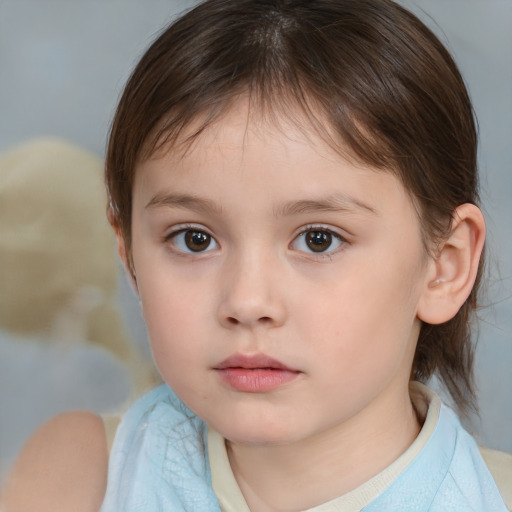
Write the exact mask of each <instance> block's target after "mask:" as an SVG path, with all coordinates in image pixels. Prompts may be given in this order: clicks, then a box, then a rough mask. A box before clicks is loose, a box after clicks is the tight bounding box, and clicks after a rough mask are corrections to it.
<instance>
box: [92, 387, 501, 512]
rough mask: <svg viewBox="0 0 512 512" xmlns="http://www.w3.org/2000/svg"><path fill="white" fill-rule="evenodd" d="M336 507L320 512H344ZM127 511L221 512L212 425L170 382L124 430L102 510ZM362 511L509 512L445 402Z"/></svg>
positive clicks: (135, 410) (142, 403) (140, 406)
mask: <svg viewBox="0 0 512 512" xmlns="http://www.w3.org/2000/svg"><path fill="white" fill-rule="evenodd" d="M335 502H336V500H333V502H331V503H330V504H324V505H320V506H319V507H318V510H322V511H327V510H330V511H335V512H343V511H344V510H345V509H343V508H339V507H338V508H337V507H336V503H335ZM326 505H329V506H330V505H333V506H332V507H331V508H325V506H326ZM121 510H122V511H123V512H160V511H162V512H164V511H165V512H175V511H176V512H178V511H179V512H189V511H190V512H192V511H201V512H210V511H215V512H220V510H221V509H220V507H219V504H218V501H217V498H216V496H215V494H214V492H213V489H212V478H211V473H210V464H209V460H208V448H207V427H206V425H205V424H204V423H203V422H202V421H201V420H200V419H199V418H197V417H196V416H195V415H194V414H193V413H192V412H191V411H190V410H189V409H187V407H186V406H185V405H184V404H183V403H182V402H181V401H180V400H179V399H178V398H177V397H176V396H175V394H174V393H173V392H172V391H171V390H170V388H169V387H168V386H166V385H163V386H160V387H159V388H157V389H155V390H153V391H151V392H150V393H149V394H147V395H145V396H144V397H143V398H141V399H140V400H139V401H138V402H137V403H136V404H135V405H134V406H133V407H132V409H131V410H130V411H129V412H128V413H127V415H126V417H125V418H124V420H123V422H122V423H121V425H120V427H119V429H118V433H117V435H116V440H115V442H114V447H113V450H112V455H111V460H110V467H109V481H108V487H107V494H106V497H105V502H104V504H103V507H102V512H119V511H121ZM313 510H316V509H313ZM361 510H363V511H364V512H387V511H389V512H391V511H393V512H427V511H428V512H446V511H448V510H449V511H450V512H507V508H506V507H505V504H504V503H503V500H502V499H501V497H500V495H499V492H498V490H497V488H496V485H495V483H494V481H493V479H492V477H491V475H490V473H489V471H488V469H487V467H486V465H485V463H484V462H483V460H482V458H481V456H480V454H479V452H478V447H477V446H476V443H475V441H474V440H473V438H472V437H471V436H470V435H469V434H468V433H467V432H466V431H465V430H464V429H463V428H462V426H461V424H460V422H459V420H458V418H457V417H456V415H455V414H454V413H453V412H452V411H451V410H450V409H449V408H448V407H446V406H444V405H440V411H439V419H438V421H437V425H436V427H435V429H434V432H433V433H432V435H431V436H430V438H429V439H428V441H427V442H426V443H425V445H424V446H423V448H422V449H421V451H420V452H419V453H418V454H417V455H416V456H415V457H414V459H413V460H412V461H411V462H410V463H409V464H408V466H407V467H406V468H405V469H404V470H403V471H402V472H401V473H400V474H399V475H398V476H397V477H396V478H395V479H394V480H393V481H392V482H390V483H389V485H388V486H387V488H386V489H385V490H383V492H382V493H381V494H380V495H378V496H377V497H376V498H375V499H374V500H373V501H371V503H369V504H368V505H366V506H364V507H363V508H362V509H361Z"/></svg>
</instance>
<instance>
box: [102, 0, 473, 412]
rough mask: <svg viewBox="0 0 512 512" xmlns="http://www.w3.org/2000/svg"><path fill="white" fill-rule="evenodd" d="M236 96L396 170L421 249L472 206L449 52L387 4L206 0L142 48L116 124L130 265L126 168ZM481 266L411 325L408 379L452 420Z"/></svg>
mask: <svg viewBox="0 0 512 512" xmlns="http://www.w3.org/2000/svg"><path fill="white" fill-rule="evenodd" d="M241 95H248V96H249V98H250V100H251V103H252V104H254V105H256V109H257V110H259V111H260V112H264V113H265V115H268V116H270V118H271V119H274V118H275V119H277V118H278V117H281V118H282V117H283V116H284V117H289V118H290V119H292V120H293V121H295V122H297V123H299V124H301V125H302V128H303V129H304V124H307V127H306V128H307V129H309V130H315V131H316V133H317V134H320V135H321V136H322V137H324V139H325V140H327V141H328V142H329V143H330V144H331V146H332V147H333V148H334V149H336V150H338V151H339V152H340V153H342V154H344V155H345V156H349V157H350V158H353V159H355V160H356V161H359V162H361V163H364V164H366V165H369V166H371V167H374V168H376V169H381V170H383V171H385V172H391V173H394V174H395V175H396V176H397V177H398V178H399V179H400V180H401V182H402V183H403V185H404V186H405V188H406V189H407V190H408V191H409V193H410V195H411V197H412V199H413V201H414V204H415V205H416V208H417V210H418V214H419V216H420V219H421V224H422V229H423V232H424V233H423V235H424V240H425V246H426V248H427V250H429V251H431V252H432V253H433V252H435V250H436V247H437V246H438V244H439V243H440V242H442V240H443V237H444V236H445V235H446V234H447V232H448V231H449V229H450V225H451V221H452V213H453V212H454V210H455V208H456V207H457V206H459V205H461V204H464V203H472V204H478V182H477V133H476V126H475V120H474V116H473V110H472V106H471V102H470V99H469V96H468V93H467V90H466V87H465V85H464V82H463V79H462V77H461V75H460V73H459V71H458V69H457V66H456V64H455V63H454V61H453V59H452V58H451V56H450V54H449V53H448V51H447V50H446V49H445V48H444V46H443V45H442V44H441V42H440V41H439V40H438V39H437V38H436V36H435V35H434V34H433V33H432V32H431V31H430V30H429V29H428V28H427V27H426V26H425V25H424V24H423V23H422V22H420V21H419V20H418V19H417V18H416V17H415V16H414V15H413V14H411V13H410V12H409V11H407V10H405V9H404V8H402V7H401V6H399V5H398V4H396V3H394V2H393V1H391V0H207V1H206V2H204V3H201V4H200V5H198V6H197V7H195V8H194V9H192V10H190V11H189V12H188V13H186V14H185V15H184V16H182V17H181V18H179V19H178V20H177V21H175V22H174V23H173V24H171V25H170V26H169V27H168V28H167V29H166V30H165V31H164V32H163V33H162V34H161V35H160V36H159V37H158V38H157V39H156V41H155V42H154V43H153V44H152V46H151V47H150V48H149V49H148V50H147V52H146V54H145V55H144V56H143V57H142V59H141V60H140V62H139V64H138V65H137V66H136V68H135V70H134V71H133V73H132V76H131V78H130V79H129V81H128V83H127V85H126V88H125V90H124V93H123V95H122V98H121V100H120V103H119V106H118V109H117V112H116V115H115V117H114V121H113V124H112V128H111V134H110V139H109V143H108V149H107V161H106V183H107V188H108V192H109V196H110V205H109V215H110V218H111V219H112V220H113V222H114V223H115V224H116V225H117V228H118V229H119V230H120V232H121V233H122V235H123V237H124V240H125V245H126V248H127V252H128V259H129V261H131V259H130V246H131V208H132V187H133V182H134V175H135V169H136V167H137V163H138V162H140V161H141V160H143V159H145V158H148V157H149V156H150V155H151V154H152V153H153V152H154V151H155V150H156V149H157V148H158V147H161V146H162V145H163V144H168V145H169V147H172V145H173V144H176V143H177V142H178V141H180V143H181V141H182V140H183V137H184V136H185V135H184V134H185V133H186V137H187V141H192V140H194V138H195V137H196V136H198V135H199V134H200V133H201V132H202V131H204V130H205V129H206V128H207V127H208V126H209V125H210V124H211V123H213V122H214V121H215V120H217V119H219V117H220V116H221V115H222V114H223V113H225V112H226V111H227V109H228V108H229V107H230V106H231V105H232V104H233V103H234V102H235V101H236V100H237V98H240V96H241ZM294 113H295V114H294ZM297 113H299V115H297ZM294 116H295V117H294ZM192 126H193V131H192V132H191V127H192ZM185 129H187V131H186V132H185ZM347 153H348V154H347ZM481 267H482V263H481ZM130 270H132V271H133V268H132V269H130ZM481 270H482V269H481V268H480V271H479V275H478V277H477V280H476V283H475V286H474V288H473V291H472V293H471V295H470V296H469V298H468V300H467V301H466V303H465V304H464V305H463V307H462V308H461V310H460V311H459V313H458V314H457V315H456V317H455V318H453V319H452V320H451V321H449V322H447V323H445V324H442V325H427V324H424V325H423V326H422V329H421V333H420V337H419V341H418V347H417V351H416V356H415V360H414V365H413V369H412V376H411V377H412V378H414V379H418V380H421V381H425V380H426V379H428V378H429V377H430V376H432V375H433V374H434V373H437V374H438V376H439V378H440V380H441V382H442V383H443V384H444V385H445V386H446V388H447V389H448V391H449V392H450V394H451V396H452V398H453V399H454V402H455V403H456V404H457V406H458V407H459V409H460V411H461V412H463V413H464V412H467V411H468V410H469V409H470V408H474V397H475V393H474V383H473V345H472V342H471V336H470V334H471V333H470V321H471V317H472V314H473V313H474V311H475V309H476V306H477V291H478V287H479V282H480V277H481Z"/></svg>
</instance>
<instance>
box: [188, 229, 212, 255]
mask: <svg viewBox="0 0 512 512" xmlns="http://www.w3.org/2000/svg"><path fill="white" fill-rule="evenodd" d="M210 239H211V237H210V235H207V234H206V233H203V232H202V231H187V232H186V234H185V243H186V244H187V247H188V248H189V249H190V250H191V251H194V252H199V251H204V250H205V249H206V248H207V247H208V246H209V245H210Z"/></svg>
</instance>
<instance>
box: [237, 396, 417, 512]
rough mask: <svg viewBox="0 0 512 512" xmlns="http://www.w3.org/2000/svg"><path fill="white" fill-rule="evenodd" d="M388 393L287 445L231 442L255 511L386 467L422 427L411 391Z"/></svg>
mask: <svg viewBox="0 0 512 512" xmlns="http://www.w3.org/2000/svg"><path fill="white" fill-rule="evenodd" d="M389 395H390V397H389V398H388V399H384V400H383V399H382V397H380V399H379V400H378V401H375V403H371V404H369V405H368V406H367V407H366V408H365V409H364V410H362V411H360V413H358V415H356V416H354V417H352V418H351V419H350V420H348V421H347V422H344V423H343V424H342V425H337V426H336V427H334V428H332V429H329V430H327V431H324V432H321V433H318V434H315V435H314V436H311V437H309V438H307V439H305V440H301V441H298V442H295V443H292V444H289V445H280V446H247V445H237V444H232V443H229V444H228V455H229V460H230V464H231V467H232V469H233V473H234V475H235V478H236V480H237V483H238V485H239V487H240V489H241V491H242V493H243V495H244V497H245V499H246V501H247V504H248V506H249V508H250V510H251V512H277V511H279V512H293V511H299V510H305V509H308V508H312V507H315V506H318V505H320V504H321V503H325V502H327V501H330V500H332V499H334V498H336V497H339V496H342V495H344V494H346V493H348V492H350V491H352V490H354V489H355V488H357V487H359V486H360V485H362V484H363V483H365V482H367V481H368V480H369V479H371V478H372V477H373V476H375V475H377V474H378V473H380V472H381V471H382V470H384V469H385V468H386V467H388V466H389V465H390V464H391V463H392V462H393V461H394V460H396V459H397V458H398V457H399V456H400V455H402V454H403V453H404V452H405V451H406V450H407V448H408V447H409V446H410V445H411V444H412V442H413V441H414V439H416V437H417V435H418V433H419V430H420V425H419V422H418V419H417V416H416V414H415V412H414V409H413V406H412V403H411V401H410V398H409V395H408V393H406V394H405V395H403V396H402V397H401V398H400V399H396V393H395V394H393V393H390V394H389ZM385 398H386V397H385ZM375 418H378V421H375Z"/></svg>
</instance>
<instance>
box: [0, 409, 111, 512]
mask: <svg viewBox="0 0 512 512" xmlns="http://www.w3.org/2000/svg"><path fill="white" fill-rule="evenodd" d="M107 470H108V450H107V437H106V433H105V427H104V425H103V421H102V419H101V418H100V417H99V416H96V415H95V414H92V413H89V412H81V411H73V412H67V413H64V414H60V415H59V416H56V417H55V418H53V419H51V420H50V421H48V422H47V423H45V424H44V425H43V426H41V427H40V428H39V429H38V430H37V431H36V432H35V433H34V434H33V436H32V437H31V438H30V439H29V441H28V442H27V444H26V445H25V447H24V448H23V450H22V452H21V454H20V456H19V457H18V460H17V461H16V463H15V465H14V468H13V470H12V473H11V476H10V477H9V479H8V482H7V485H6V488H5V490H4V492H3V496H2V507H3V508H2V511H5V512H10V511H11V510H12V511H14V510H15V511H16V512H24V511H27V512H28V511H31V510H38V511H40V512H45V511H47V510H48V511H50V510H51V511H52V512H58V511H60V510H62V511H69V510H73V511H76V512H93V511H94V512H97V511H98V510H99V508H100V506H101V503H102V500H103V495H104V493H105V487H106V481H107Z"/></svg>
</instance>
